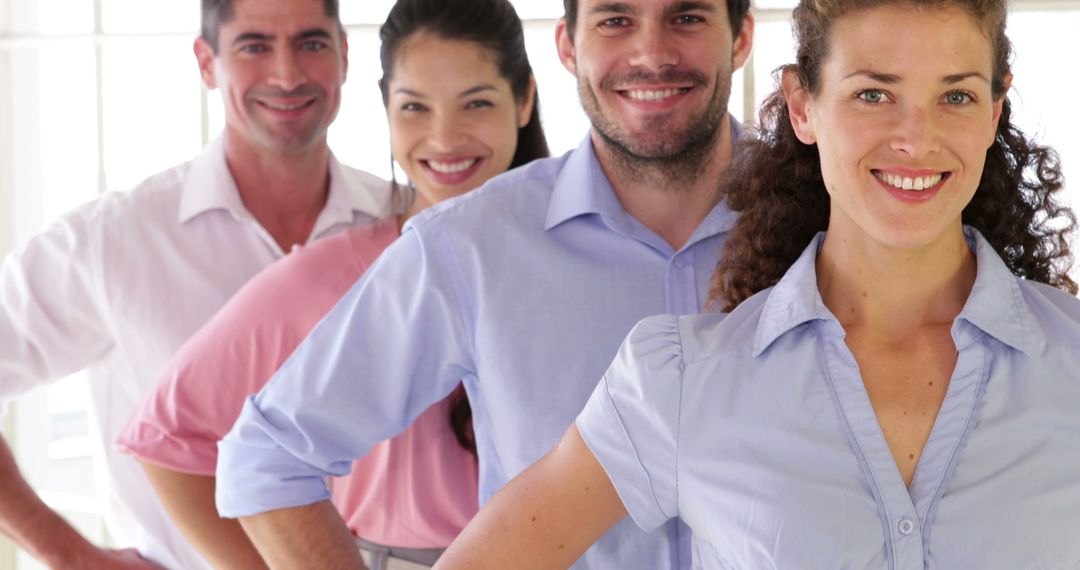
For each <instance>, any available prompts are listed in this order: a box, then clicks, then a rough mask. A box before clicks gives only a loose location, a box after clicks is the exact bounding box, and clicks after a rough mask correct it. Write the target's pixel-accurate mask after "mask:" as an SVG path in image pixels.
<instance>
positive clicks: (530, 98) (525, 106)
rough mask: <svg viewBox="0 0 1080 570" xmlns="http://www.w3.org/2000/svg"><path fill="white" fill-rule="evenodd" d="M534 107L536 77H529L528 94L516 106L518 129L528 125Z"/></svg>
mask: <svg viewBox="0 0 1080 570" xmlns="http://www.w3.org/2000/svg"><path fill="white" fill-rule="evenodd" d="M534 105H536V77H534V76H533V75H531V74H530V75H529V93H528V94H527V95H526V96H525V99H524V100H523V101H522V102H521V104H519V105H518V120H517V126H518V128H519V129H520V128H524V127H525V125H527V124H529V119H531V118H532V112H533V106H534Z"/></svg>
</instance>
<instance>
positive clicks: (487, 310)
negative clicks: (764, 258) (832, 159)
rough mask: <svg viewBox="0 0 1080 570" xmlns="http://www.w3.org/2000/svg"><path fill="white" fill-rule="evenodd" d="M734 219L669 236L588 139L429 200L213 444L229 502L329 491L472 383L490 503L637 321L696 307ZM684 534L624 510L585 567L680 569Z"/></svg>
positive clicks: (550, 435) (720, 215)
mask: <svg viewBox="0 0 1080 570" xmlns="http://www.w3.org/2000/svg"><path fill="white" fill-rule="evenodd" d="M733 129H734V127H733ZM733 134H734V131H733ZM734 221H735V216H734V214H732V213H731V212H730V211H729V210H727V208H726V207H725V206H724V204H723V203H721V204H717V206H716V207H715V208H714V209H713V210H712V212H711V213H709V215H708V216H707V217H706V218H705V219H704V220H703V221H702V222H701V224H700V225H699V226H698V227H697V229H696V230H695V231H694V234H693V235H692V236H691V237H690V239H689V240H688V242H687V244H686V245H685V246H684V247H682V248H681V249H679V250H678V251H676V250H673V249H672V248H671V246H670V245H668V244H667V242H665V241H664V240H663V239H662V238H660V236H658V235H657V234H656V233H654V232H652V231H650V230H649V229H648V228H646V227H645V226H643V225H642V224H641V223H640V222H638V221H637V220H635V219H634V218H633V217H632V216H631V215H630V214H628V213H627V212H626V211H625V210H624V209H623V208H622V206H621V205H620V203H619V200H618V198H617V197H616V195H615V192H614V190H613V189H612V188H611V185H610V184H609V183H608V180H607V178H606V177H605V176H604V172H603V169H602V168H601V167H600V164H599V162H597V160H596V155H595V154H594V152H593V148H592V144H591V142H590V139H589V138H586V139H585V140H584V142H583V143H582V145H581V146H580V147H579V148H578V149H577V150H575V151H573V152H571V153H569V154H568V155H566V156H564V157H562V158H557V159H556V158H552V159H546V160H538V161H534V162H532V163H530V164H529V165H527V166H524V167H522V168H518V169H515V170H513V171H511V172H508V173H506V174H503V175H500V176H498V177H495V178H493V179H492V180H491V181H489V182H488V183H487V184H486V185H484V187H482V188H480V189H477V190H474V191H472V192H469V193H468V194H466V195H464V196H461V197H459V198H456V199H454V200H448V201H446V202H442V203H440V204H438V205H436V206H432V207H431V208H428V209H427V210H425V211H424V212H423V213H421V214H419V215H418V216H416V217H414V218H412V219H411V220H410V221H409V229H408V230H407V231H406V232H405V233H404V234H403V235H402V236H401V238H399V239H398V240H397V241H395V242H394V243H393V244H392V245H391V246H390V247H389V248H388V249H387V250H386V251H385V252H383V253H382V255H381V256H380V257H379V259H378V260H377V261H376V262H375V264H374V265H373V266H372V267H371V268H370V269H369V270H368V271H367V272H366V273H365V274H364V276H363V277H362V278H361V279H360V280H359V281H358V282H357V283H356V284H355V285H354V286H353V288H352V289H351V290H350V291H349V292H348V294H346V295H345V297H344V298H343V299H342V301H341V302H340V303H339V304H338V305H337V306H336V307H335V308H334V309H333V310H332V311H331V312H330V313H329V314H328V315H327V316H326V318H325V319H324V320H323V321H322V322H321V323H320V324H319V326H317V327H316V328H315V329H314V330H313V331H312V333H311V335H310V336H309V337H308V338H307V340H305V341H304V343H303V344H302V345H301V346H300V347H299V348H298V349H297V350H296V352H295V353H293V355H292V356H291V357H290V358H289V361H288V362H287V363H285V365H284V366H283V367H282V368H281V369H280V370H279V371H278V372H277V373H276V374H275V375H274V377H273V378H272V379H271V380H270V381H269V382H268V383H267V385H266V387H265V388H264V389H263V390H262V391H261V392H260V393H259V394H258V395H256V396H254V397H252V398H250V399H249V400H248V402H247V403H246V404H245V406H244V410H243V412H242V413H241V415H240V417H239V419H238V420H237V423H236V425H235V427H233V430H232V431H231V432H230V433H229V434H228V435H227V436H225V438H224V439H223V440H222V441H221V442H220V443H219V444H218V445H219V450H220V454H219V457H218V479H217V501H218V503H217V504H218V511H219V512H220V513H222V514H223V515H225V516H243V515H247V514H252V513H257V512H262V511H266V510H270V509H280V508H284V507H293V506H297V505H306V504H310V503H313V502H315V501H319V500H323V499H326V498H327V497H328V496H329V494H328V492H327V489H326V484H325V480H324V479H325V477H326V476H327V475H341V474H343V473H345V472H347V471H348V470H349V467H350V466H351V464H352V461H353V460H354V459H356V458H357V457H361V456H363V455H365V454H366V453H367V452H368V450H369V449H371V447H372V446H373V445H375V444H376V443H378V442H379V441H382V440H383V439H386V438H388V437H391V436H393V435H395V434H397V433H399V432H401V431H402V430H404V429H405V428H406V427H407V426H408V425H409V424H411V423H412V422H413V420H414V419H415V418H416V417H417V416H419V415H420V414H421V413H422V412H423V411H424V410H425V409H427V407H428V406H430V405H431V404H433V403H435V402H437V401H439V400H441V399H443V398H445V397H446V396H447V395H448V394H449V393H450V392H451V391H452V390H453V389H454V388H455V387H456V386H457V385H458V384H459V383H461V382H464V384H465V389H466V390H467V391H468V394H469V402H470V403H471V404H472V409H473V427H474V429H475V433H476V447H477V452H478V455H479V466H480V482H479V485H480V488H479V494H480V501H481V504H482V503H483V502H485V501H487V499H488V498H489V497H491V496H492V495H493V494H494V493H495V492H496V491H498V490H499V489H500V488H501V487H502V486H503V485H505V484H506V483H507V482H508V481H509V480H510V479H511V478H513V477H514V476H515V475H517V474H518V473H520V472H521V471H523V470H524V469H526V468H527V467H528V466H529V465H531V464H532V463H533V462H535V461H536V460H537V459H539V458H540V457H541V456H543V455H544V453H546V452H547V450H549V449H551V448H552V447H553V446H554V445H555V444H556V443H558V441H559V438H560V437H561V436H562V434H563V433H564V432H565V431H566V427H567V426H568V425H570V423H571V422H573V421H574V418H575V417H577V415H578V413H580V412H581V408H582V406H584V405H585V402H586V401H587V400H588V399H589V395H590V394H591V393H592V390H593V387H595V386H596V379H597V378H599V377H600V375H601V374H603V372H604V369H605V368H606V367H607V365H608V362H609V361H610V358H611V355H612V354H614V353H615V351H616V350H617V349H618V347H619V342H621V341H622V339H623V337H625V336H626V333H627V332H628V331H629V330H630V329H631V328H632V327H633V326H634V323H637V322H638V321H639V320H641V319H642V318H644V317H646V316H648V315H654V314H657V313H681V314H692V313H698V312H700V311H701V310H702V305H701V301H702V300H703V299H704V297H705V295H706V293H707V291H708V288H709V279H710V277H711V276H712V273H713V268H714V267H715V265H716V259H717V258H718V256H719V252H720V249H721V248H722V247H723V242H724V236H725V235H726V233H727V230H728V229H730V227H731V226H732V224H733V223H734ZM463 492H464V491H463ZM407 515H408V513H401V514H400V516H407ZM685 536H686V534H685V533H680V532H679V526H678V523H677V522H675V521H672V522H671V523H668V524H666V525H663V526H662V527H661V528H659V529H657V530H656V531H655V532H651V533H649V534H645V533H643V532H641V530H640V529H639V528H637V527H636V526H635V525H634V524H633V522H631V521H624V523H622V524H619V525H617V526H616V527H615V528H614V529H612V530H611V531H610V532H608V533H607V535H606V536H605V537H604V538H602V539H601V540H600V541H598V542H597V544H596V545H595V546H594V547H593V548H592V549H590V551H589V552H588V553H586V554H585V556H584V557H583V558H582V559H581V560H580V561H579V562H578V563H577V564H576V565H575V568H578V569H581V570H607V569H609V568H610V569H618V570H637V569H640V570H663V569H666V568H686V567H688V566H689V564H688V562H689V560H684V558H686V559H688V558H689V544H688V542H689V541H688V540H687V539H685ZM684 542H686V543H687V544H686V545H685V548H684V546H683V543H684ZM684 554H685V556H684Z"/></svg>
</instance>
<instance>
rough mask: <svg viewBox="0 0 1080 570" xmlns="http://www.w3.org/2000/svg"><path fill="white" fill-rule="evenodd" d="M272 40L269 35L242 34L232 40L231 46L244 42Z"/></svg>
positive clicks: (272, 37)
mask: <svg viewBox="0 0 1080 570" xmlns="http://www.w3.org/2000/svg"><path fill="white" fill-rule="evenodd" d="M273 39H274V36H272V35H270V34H261V33H259V32H244V33H242V34H240V35H239V36H236V38H234V39H233V41H232V43H233V45H236V44H240V43H244V42H268V41H272V40H273Z"/></svg>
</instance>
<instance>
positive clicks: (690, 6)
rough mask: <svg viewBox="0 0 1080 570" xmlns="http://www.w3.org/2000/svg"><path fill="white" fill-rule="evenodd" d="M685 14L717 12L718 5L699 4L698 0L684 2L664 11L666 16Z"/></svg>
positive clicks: (685, 0) (684, 0)
mask: <svg viewBox="0 0 1080 570" xmlns="http://www.w3.org/2000/svg"><path fill="white" fill-rule="evenodd" d="M683 12H709V13H713V12H716V4H713V3H709V2H699V1H697V0H683V1H682V2H676V3H674V4H672V5H671V6H668V7H667V8H665V9H664V13H665V14H666V15H671V14H682V13H683Z"/></svg>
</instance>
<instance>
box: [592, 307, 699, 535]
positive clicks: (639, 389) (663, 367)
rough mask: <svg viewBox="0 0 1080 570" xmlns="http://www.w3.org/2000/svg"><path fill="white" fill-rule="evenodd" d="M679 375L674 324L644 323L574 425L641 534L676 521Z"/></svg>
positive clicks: (671, 320)
mask: <svg viewBox="0 0 1080 570" xmlns="http://www.w3.org/2000/svg"><path fill="white" fill-rule="evenodd" d="M682 372H683V360H682V347H681V345H680V342H679V333H678V318H677V317H674V316H670V315H664V316H659V317H651V318H648V319H645V320H644V321H642V322H640V323H639V324H638V325H637V326H636V327H634V330H633V331H631V332H630V335H629V336H628V337H627V338H626V340H625V341H624V342H623V345H622V347H621V348H620V349H619V353H618V355H617V356H616V357H615V361H614V362H613V363H612V364H611V367H610V368H608V371H607V372H606V373H605V374H604V378H603V379H602V380H601V381H600V384H599V385H597V387H596V390H595V391H594V392H593V394H592V396H591V397H590V398H589V401H588V403H587V404H586V405H585V409H584V410H583V411H582V412H581V414H580V415H579V416H578V418H577V424H576V425H577V428H578V430H579V431H580V432H581V436H582V438H583V439H584V440H585V443H586V444H587V445H588V446H589V449H590V450H591V451H592V453H593V455H595V456H596V459H597V460H598V461H599V462H600V464H601V465H602V466H603V468H604V471H605V472H606V473H607V475H608V478H609V479H611V482H612V484H613V485H614V486H615V489H616V491H617V492H618V494H619V498H620V499H621V500H622V502H623V504H624V505H625V506H626V509H627V511H628V512H629V514H630V516H631V517H632V518H633V519H634V522H635V523H637V525H638V526H640V527H641V528H642V529H643V530H645V531H651V530H653V529H656V528H658V527H660V526H661V525H662V524H664V522H665V521H667V520H668V519H671V518H673V517H675V516H678V507H677V504H678V489H677V476H676V475H677V474H676V468H677V462H676V460H677V451H678V436H679V433H678V426H679V409H680V405H681V394H682Z"/></svg>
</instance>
